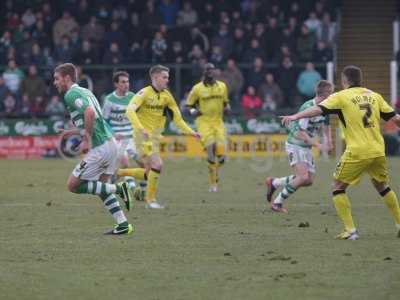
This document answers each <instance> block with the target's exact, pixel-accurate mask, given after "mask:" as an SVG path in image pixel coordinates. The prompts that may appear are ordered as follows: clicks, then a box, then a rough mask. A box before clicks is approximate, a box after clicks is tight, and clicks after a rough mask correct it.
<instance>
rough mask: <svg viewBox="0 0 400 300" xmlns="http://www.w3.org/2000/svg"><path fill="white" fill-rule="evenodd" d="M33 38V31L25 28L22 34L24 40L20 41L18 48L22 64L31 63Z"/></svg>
mask: <svg viewBox="0 0 400 300" xmlns="http://www.w3.org/2000/svg"><path fill="white" fill-rule="evenodd" d="M33 43H34V41H33V39H32V37H31V33H30V32H29V31H28V30H24V31H23V34H22V40H21V41H20V42H19V44H18V46H17V49H18V54H19V58H20V60H19V61H20V63H21V64H22V65H27V64H29V63H30V61H29V58H30V55H31V49H32V46H33Z"/></svg>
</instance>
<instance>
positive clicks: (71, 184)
mask: <svg viewBox="0 0 400 300" xmlns="http://www.w3.org/2000/svg"><path fill="white" fill-rule="evenodd" d="M77 188H78V186H77V185H76V184H75V183H74V182H73V181H70V180H69V181H68V182H67V189H68V191H70V192H71V193H77Z"/></svg>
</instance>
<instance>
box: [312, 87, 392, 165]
mask: <svg viewBox="0 0 400 300" xmlns="http://www.w3.org/2000/svg"><path fill="white" fill-rule="evenodd" d="M319 107H320V108H321V109H322V111H323V114H332V113H336V114H338V116H339V119H340V121H341V123H342V129H343V133H344V138H345V141H346V151H345V153H344V158H345V159H348V160H359V159H368V158H374V157H379V156H384V155H385V144H384V141H383V136H382V133H381V128H380V118H382V119H384V120H389V119H390V118H392V117H393V116H394V115H395V112H394V110H393V108H392V107H390V105H389V104H387V103H386V101H385V100H384V99H383V97H382V96H381V95H380V94H378V93H375V92H373V91H371V90H369V89H366V88H363V87H351V88H348V89H345V90H342V91H340V92H337V93H334V94H332V95H330V96H329V97H328V98H327V99H325V100H324V101H322V102H321V103H320V104H319Z"/></svg>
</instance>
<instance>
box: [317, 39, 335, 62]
mask: <svg viewBox="0 0 400 300" xmlns="http://www.w3.org/2000/svg"><path fill="white" fill-rule="evenodd" d="M332 60H333V53H332V49H330V48H328V47H327V46H326V44H325V42H323V41H318V42H317V45H316V47H315V48H314V54H313V61H314V62H315V63H326V62H328V61H332Z"/></svg>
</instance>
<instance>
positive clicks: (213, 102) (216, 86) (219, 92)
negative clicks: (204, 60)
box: [186, 63, 230, 192]
mask: <svg viewBox="0 0 400 300" xmlns="http://www.w3.org/2000/svg"><path fill="white" fill-rule="evenodd" d="M186 105H187V106H188V107H189V109H190V110H189V111H190V114H191V115H193V116H197V118H196V127H197V130H198V131H199V133H200V135H201V143H202V145H203V147H204V149H205V150H206V151H207V160H208V181H209V185H210V187H209V192H217V191H218V179H219V176H218V169H219V168H220V167H221V166H222V165H223V164H224V162H225V139H226V137H225V126H224V121H223V114H224V111H229V110H230V107H229V103H228V89H227V87H226V85H225V83H223V82H222V81H219V80H216V79H215V66H214V65H213V64H211V63H208V64H206V65H205V67H204V75H203V80H202V81H201V82H199V83H197V84H196V85H195V86H193V88H192V90H191V91H190V93H189V96H188V99H187V104H186Z"/></svg>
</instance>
